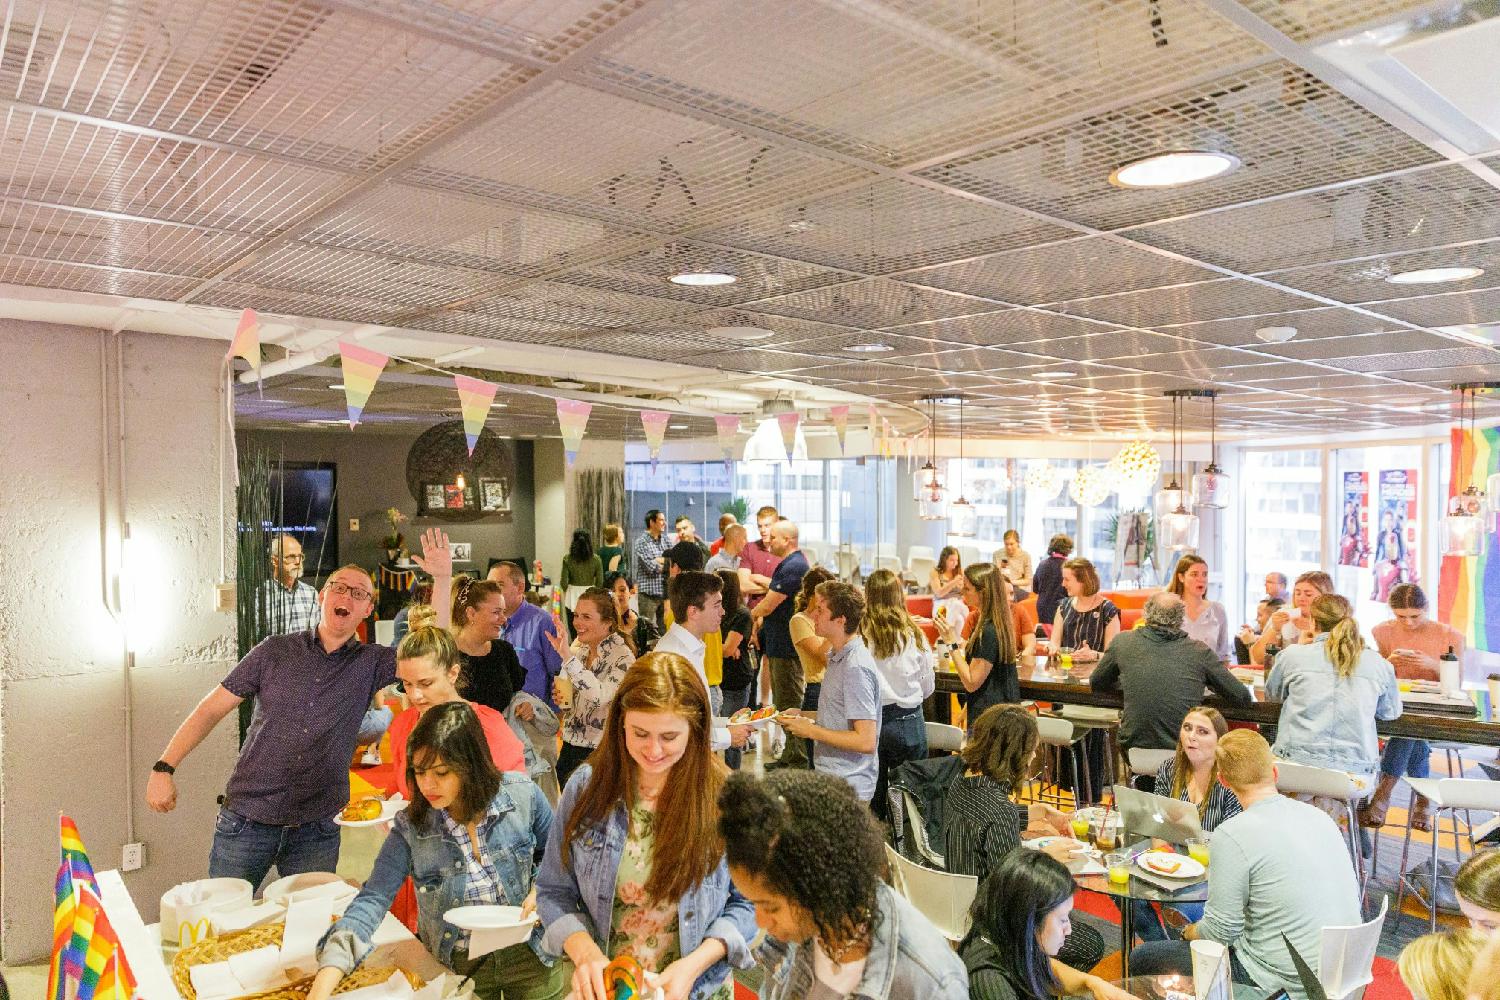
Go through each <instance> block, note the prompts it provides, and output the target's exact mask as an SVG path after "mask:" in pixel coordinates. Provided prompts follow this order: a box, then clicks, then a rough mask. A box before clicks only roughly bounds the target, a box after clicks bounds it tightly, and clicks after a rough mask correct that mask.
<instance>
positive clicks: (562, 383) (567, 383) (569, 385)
mask: <svg viewBox="0 0 1500 1000" xmlns="http://www.w3.org/2000/svg"><path fill="white" fill-rule="evenodd" d="M552 388H554V389H582V388H583V383H582V382H578V381H575V380H574V379H570V378H559V379H553V380H552Z"/></svg>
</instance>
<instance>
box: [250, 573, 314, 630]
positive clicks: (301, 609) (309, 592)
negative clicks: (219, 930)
mask: <svg viewBox="0 0 1500 1000" xmlns="http://www.w3.org/2000/svg"><path fill="white" fill-rule="evenodd" d="M261 595H262V596H263V597H264V599H265V601H264V603H263V604H262V608H263V610H264V611H265V614H266V622H267V624H268V626H269V628H270V629H271V632H270V633H269V634H271V635H286V634H287V633H290V632H305V631H307V630H308V629H310V628H313V627H315V626H316V625H317V624H318V618H319V617H320V616H319V612H318V592H317V590H316V589H314V588H313V586H312V584H310V583H306V582H305V581H302V580H298V581H297V582H296V583H294V584H292V589H291V590H288V589H287V588H285V587H283V586H282V585H281V583H280V581H277V580H267V581H266V582H265V583H263V584H261Z"/></svg>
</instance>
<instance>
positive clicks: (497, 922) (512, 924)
mask: <svg viewBox="0 0 1500 1000" xmlns="http://www.w3.org/2000/svg"><path fill="white" fill-rule="evenodd" d="M443 919H444V920H446V921H448V923H450V924H452V925H453V926H454V927H459V928H462V929H463V930H466V931H503V930H510V929H512V928H516V927H530V926H531V925H532V924H534V923H536V914H535V913H533V914H532V915H531V916H529V917H526V918H524V919H523V918H522V917H521V908H520V907H519V906H455V907H454V908H453V909H451V910H449V911H448V912H447V913H444V914H443Z"/></svg>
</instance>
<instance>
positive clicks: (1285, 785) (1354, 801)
mask: <svg viewBox="0 0 1500 1000" xmlns="http://www.w3.org/2000/svg"><path fill="white" fill-rule="evenodd" d="M1374 789H1375V779H1374V776H1373V775H1352V774H1349V773H1348V772H1347V771H1339V770H1336V769H1334V768H1331V767H1313V766H1312V765H1310V764H1296V763H1293V762H1292V761H1289V760H1282V759H1281V758H1279V757H1278V758H1277V759H1276V790H1277V791H1278V792H1281V793H1283V794H1285V795H1317V796H1321V797H1323V798H1329V799H1333V800H1334V801H1335V802H1338V803H1339V804H1340V805H1342V806H1343V807H1344V814H1345V815H1346V816H1347V817H1348V821H1349V838H1348V839H1349V854H1350V857H1351V859H1352V860H1353V862H1354V875H1355V878H1357V879H1358V880H1359V892H1360V905H1361V906H1363V905H1364V895H1365V882H1366V879H1367V878H1368V877H1369V872H1368V871H1367V870H1366V868H1365V856H1364V852H1363V851H1361V850H1360V849H1359V814H1358V805H1359V803H1360V802H1363V801H1364V800H1365V799H1367V798H1369V797H1370V794H1371V793H1372V792H1373V791H1374Z"/></svg>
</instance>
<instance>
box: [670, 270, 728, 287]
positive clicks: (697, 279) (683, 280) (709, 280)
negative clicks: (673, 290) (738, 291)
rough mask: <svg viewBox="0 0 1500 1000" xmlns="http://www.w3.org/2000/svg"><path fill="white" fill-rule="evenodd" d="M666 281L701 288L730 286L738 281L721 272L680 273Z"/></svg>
mask: <svg viewBox="0 0 1500 1000" xmlns="http://www.w3.org/2000/svg"><path fill="white" fill-rule="evenodd" d="M667 280H668V281H670V282H671V283H672V284H674V285H692V286H695V287H699V288H702V287H709V286H713V285H732V284H734V283H735V282H736V281H739V280H740V279H739V278H736V277H735V276H734V275H732V274H726V273H725V272H723V271H682V272H680V273H678V274H674V275H672V276H671V277H670V278H668V279H667Z"/></svg>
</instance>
